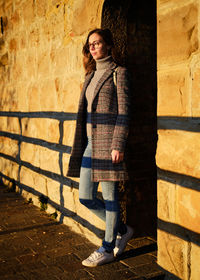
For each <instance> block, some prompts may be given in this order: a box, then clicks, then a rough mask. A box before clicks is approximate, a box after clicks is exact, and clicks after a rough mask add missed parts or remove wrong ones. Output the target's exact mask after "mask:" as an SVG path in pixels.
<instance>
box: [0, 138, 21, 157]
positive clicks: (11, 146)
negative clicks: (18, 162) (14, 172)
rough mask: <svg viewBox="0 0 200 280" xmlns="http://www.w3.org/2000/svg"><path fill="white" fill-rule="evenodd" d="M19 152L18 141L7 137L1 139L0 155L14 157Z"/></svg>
mask: <svg viewBox="0 0 200 280" xmlns="http://www.w3.org/2000/svg"><path fill="white" fill-rule="evenodd" d="M18 151H19V147H18V141H15V140H12V139H9V138H7V137H1V141H0V153H3V154H5V155H10V156H12V157H14V158H15V157H16V156H17V154H18Z"/></svg>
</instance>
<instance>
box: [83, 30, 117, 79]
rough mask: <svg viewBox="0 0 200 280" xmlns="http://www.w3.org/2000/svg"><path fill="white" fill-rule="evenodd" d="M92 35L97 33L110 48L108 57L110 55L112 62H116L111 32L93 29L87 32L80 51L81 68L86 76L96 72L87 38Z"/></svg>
mask: <svg viewBox="0 0 200 280" xmlns="http://www.w3.org/2000/svg"><path fill="white" fill-rule="evenodd" d="M94 33H97V34H98V35H99V36H101V37H102V39H103V40H104V42H105V43H106V44H107V45H108V46H110V47H111V49H110V50H109V55H112V57H113V59H114V61H115V62H117V53H116V50H115V47H114V41H113V35H112V33H111V31H110V30H109V29H100V28H96V29H93V30H92V31H90V32H89V34H88V36H87V39H86V42H85V44H84V46H83V50H82V53H83V66H84V68H85V72H86V75H87V74H89V73H91V72H92V71H94V70H96V61H95V60H94V58H93V57H92V55H91V53H90V50H89V37H90V36H91V35H92V34H94Z"/></svg>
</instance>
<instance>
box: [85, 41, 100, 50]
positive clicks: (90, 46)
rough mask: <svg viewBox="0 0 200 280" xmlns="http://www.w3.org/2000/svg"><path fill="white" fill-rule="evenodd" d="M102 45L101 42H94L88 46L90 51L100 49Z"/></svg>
mask: <svg viewBox="0 0 200 280" xmlns="http://www.w3.org/2000/svg"><path fill="white" fill-rule="evenodd" d="M101 43H102V42H101V41H94V42H93V43H89V44H88V47H89V50H90V49H91V48H92V47H93V48H95V49H99V48H100V45H101Z"/></svg>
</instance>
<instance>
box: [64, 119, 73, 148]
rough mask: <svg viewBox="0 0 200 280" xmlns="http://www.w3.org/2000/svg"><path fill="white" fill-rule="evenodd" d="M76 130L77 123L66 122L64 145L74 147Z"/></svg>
mask: <svg viewBox="0 0 200 280" xmlns="http://www.w3.org/2000/svg"><path fill="white" fill-rule="evenodd" d="M75 128H76V121H65V122H64V127H63V130H64V134H63V144H64V145H68V146H72V144H73V140H74V134H75Z"/></svg>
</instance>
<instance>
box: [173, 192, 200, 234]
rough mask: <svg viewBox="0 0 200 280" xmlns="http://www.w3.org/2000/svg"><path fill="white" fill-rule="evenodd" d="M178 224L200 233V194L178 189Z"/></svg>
mask: <svg viewBox="0 0 200 280" xmlns="http://www.w3.org/2000/svg"><path fill="white" fill-rule="evenodd" d="M176 212H177V222H178V223H179V224H180V225H182V226H183V227H185V228H187V229H189V230H191V231H194V232H197V233H200V192H199V191H195V190H191V189H186V188H182V187H177V205H176Z"/></svg>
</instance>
